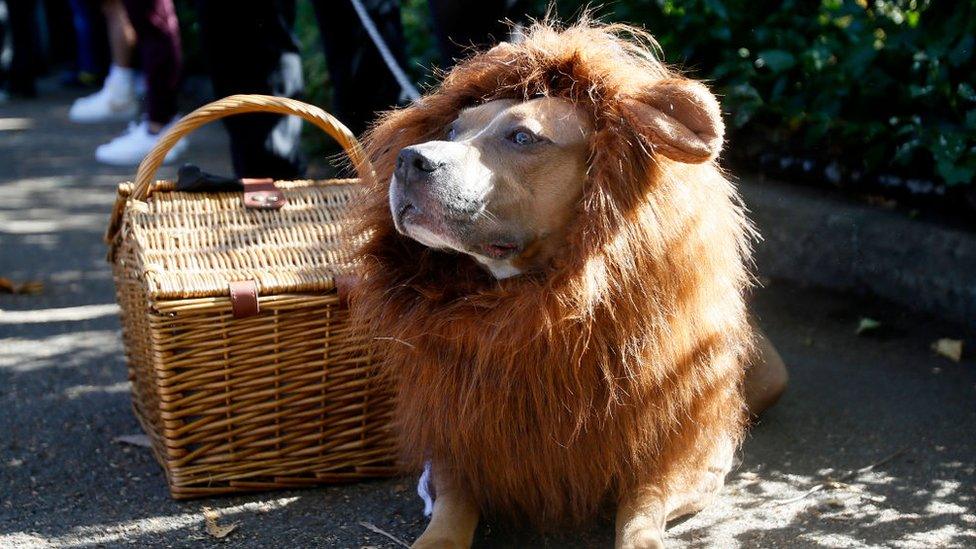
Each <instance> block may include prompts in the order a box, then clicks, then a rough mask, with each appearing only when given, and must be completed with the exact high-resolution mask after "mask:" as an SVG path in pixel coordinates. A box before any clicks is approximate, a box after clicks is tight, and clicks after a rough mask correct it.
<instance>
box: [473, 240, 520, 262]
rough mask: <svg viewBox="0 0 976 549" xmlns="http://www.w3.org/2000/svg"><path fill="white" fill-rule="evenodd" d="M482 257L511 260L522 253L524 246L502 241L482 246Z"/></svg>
mask: <svg viewBox="0 0 976 549" xmlns="http://www.w3.org/2000/svg"><path fill="white" fill-rule="evenodd" d="M480 249H481V255H483V256H485V257H490V258H491V259H510V258H512V257H515V256H517V255H518V254H519V253H520V252H521V251H522V245H521V244H519V243H517V242H513V241H510V240H500V241H496V242H489V243H487V244H482V245H481V247H480Z"/></svg>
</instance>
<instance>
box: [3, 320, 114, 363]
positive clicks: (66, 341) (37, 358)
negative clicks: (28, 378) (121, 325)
mask: <svg viewBox="0 0 976 549" xmlns="http://www.w3.org/2000/svg"><path fill="white" fill-rule="evenodd" d="M121 356H122V344H121V341H120V340H119V335H118V333H116V332H115V331H114V330H91V331H84V332H73V333H70V334H58V335H54V336H50V337H44V338H35V339H22V338H8V339H6V340H4V341H3V345H0V369H7V370H11V371H14V372H32V371H35V370H40V369H43V368H77V367H82V366H90V365H92V364H98V363H100V362H104V361H112V360H120V358H121Z"/></svg>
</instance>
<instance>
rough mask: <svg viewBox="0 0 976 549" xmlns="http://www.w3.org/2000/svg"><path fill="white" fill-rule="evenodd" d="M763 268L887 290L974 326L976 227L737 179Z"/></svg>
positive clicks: (835, 285) (838, 285)
mask: <svg viewBox="0 0 976 549" xmlns="http://www.w3.org/2000/svg"><path fill="white" fill-rule="evenodd" d="M739 190H740V191H741V193H742V196H743V198H744V200H745V202H746V205H747V206H748V208H749V210H750V217H751V218H752V219H753V221H754V222H755V223H756V225H757V226H758V228H759V231H760V233H761V234H762V237H763V241H762V242H760V243H759V244H758V245H757V246H756V264H757V266H758V273H759V274H760V275H761V276H769V277H775V278H786V279H790V280H794V281H798V282H802V283H807V284H814V285H817V286H823V287H827V288H831V289H837V290H842V291H851V292H855V293H860V294H868V295H875V296H879V297H882V298H884V299H888V300H890V301H894V302H896V303H899V304H902V305H905V306H906V307H908V308H910V309H913V310H916V311H921V312H925V313H929V314H932V315H935V316H938V317H940V318H943V319H946V320H951V321H953V322H958V323H962V324H963V325H965V326H966V327H967V328H969V329H973V330H976V234H973V233H969V232H966V231H963V230H958V229H952V228H948V227H943V226H940V225H938V224H934V223H931V222H926V221H918V220H913V219H909V218H907V217H905V216H904V214H901V213H898V212H895V211H887V210H881V209H878V208H874V207H871V206H868V205H866V204H861V203H857V202H853V201H851V200H849V199H845V197H843V196H839V195H837V194H836V193H832V192H830V191H829V190H820V189H815V188H810V187H801V186H794V185H788V184H784V183H779V182H775V181H769V180H760V179H758V178H756V177H746V178H743V179H742V180H741V181H740V182H739Z"/></svg>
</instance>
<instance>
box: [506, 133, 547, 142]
mask: <svg viewBox="0 0 976 549" xmlns="http://www.w3.org/2000/svg"><path fill="white" fill-rule="evenodd" d="M508 140H509V141H511V142H512V143H515V144H516V145H531V144H533V143H538V142H539V138H538V137H537V136H536V135H535V134H534V133H532V132H530V131H529V130H515V131H514V132H512V133H511V135H509V136H508Z"/></svg>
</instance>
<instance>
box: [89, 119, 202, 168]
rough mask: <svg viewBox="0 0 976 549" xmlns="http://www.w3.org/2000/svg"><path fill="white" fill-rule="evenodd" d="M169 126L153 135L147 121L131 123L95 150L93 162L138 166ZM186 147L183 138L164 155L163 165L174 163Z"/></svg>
mask: <svg viewBox="0 0 976 549" xmlns="http://www.w3.org/2000/svg"><path fill="white" fill-rule="evenodd" d="M170 125H172V123H171V124H169V125H167V126H166V127H164V128H163V129H161V130H160V131H159V133H156V134H153V133H150V132H149V122H148V121H146V120H143V121H142V122H140V123H138V124H136V123H135V122H131V123H130V124H129V127H128V129H127V130H126V131H125V132H123V133H122V135H120V136H118V137H116V138H115V139H113V140H111V141H109V142H108V143H106V144H104V145H100V146H99V147H98V148H97V149H95V160H98V161H99V162H101V163H103V164H109V165H111V166H138V165H139V163H140V162H142V159H143V158H145V156H146V155H147V154H149V151H151V150H153V147H155V146H156V143H158V142H159V138H160V137H161V136H162V135H163V134H164V133H166V130H168V129H169V127H170ZM186 147H187V141H186V138H185V137H184V138H183V139H180V140H179V141H177V142H176V145H174V146H173V148H172V149H170V150H169V152H168V153H166V158H165V159H164V160H163V163H164V164H169V163H172V162H175V161H176V160H177V159H179V157H180V156H182V155H183V153H184V152H185V151H186Z"/></svg>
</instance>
